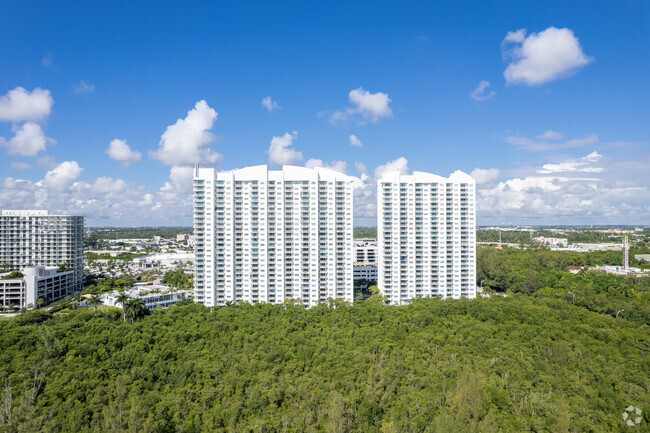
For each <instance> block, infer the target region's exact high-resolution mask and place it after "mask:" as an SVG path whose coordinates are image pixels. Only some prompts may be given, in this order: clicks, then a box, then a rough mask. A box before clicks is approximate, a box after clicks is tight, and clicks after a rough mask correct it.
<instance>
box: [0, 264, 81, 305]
mask: <svg viewBox="0 0 650 433" xmlns="http://www.w3.org/2000/svg"><path fill="white" fill-rule="evenodd" d="M20 272H21V273H22V274H23V275H24V276H23V277H21V278H13V279H8V278H7V277H8V276H10V274H11V273H9V272H7V273H3V274H0V307H1V308H2V309H3V310H5V311H6V310H8V309H10V308H11V307H15V308H22V307H28V306H30V307H31V308H35V307H36V306H37V304H38V300H39V299H41V298H43V299H44V300H45V301H46V302H47V303H49V302H52V301H58V300H60V299H62V298H64V297H66V296H68V295H70V294H71V293H72V292H73V291H74V287H75V275H74V271H66V272H58V270H57V268H46V267H44V266H29V267H26V268H23V269H21V271H20Z"/></svg>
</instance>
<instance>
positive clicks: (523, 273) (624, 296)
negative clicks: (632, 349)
mask: <svg viewBox="0 0 650 433" xmlns="http://www.w3.org/2000/svg"><path fill="white" fill-rule="evenodd" d="M613 253H614V254H615V257H614V255H613ZM616 259H618V260H619V261H620V252H618V251H595V252H592V253H574V252H565V251H550V250H547V249H528V250H519V249H515V248H504V249H502V250H498V249H495V248H490V247H479V248H478V250H477V280H478V282H479V283H481V282H482V283H483V287H484V288H486V289H488V290H494V291H496V292H503V293H523V294H527V295H532V294H534V296H536V297H553V298H562V299H567V300H569V299H570V300H572V301H573V302H575V304H576V305H579V306H581V307H584V308H586V309H588V310H590V311H594V312H598V313H603V314H608V315H611V316H615V315H616V313H617V312H618V311H620V310H625V311H624V312H623V313H621V315H624V317H626V318H627V319H628V320H633V321H635V322H637V323H639V324H646V325H650V302H649V301H650V277H639V278H635V277H627V276H617V275H612V274H605V273H604V272H598V271H584V270H583V271H580V272H579V273H578V274H577V275H574V274H572V273H570V272H567V270H568V269H569V268H570V267H572V266H595V265H597V264H599V265H602V264H610V263H614V264H615V263H616V262H615V260H616ZM571 293H572V295H571Z"/></svg>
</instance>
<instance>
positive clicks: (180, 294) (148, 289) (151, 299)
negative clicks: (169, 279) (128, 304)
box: [101, 284, 190, 309]
mask: <svg viewBox="0 0 650 433" xmlns="http://www.w3.org/2000/svg"><path fill="white" fill-rule="evenodd" d="M120 293H121V292H118V291H115V292H111V293H107V294H103V295H102V296H101V298H102V304H104V305H109V306H111V307H118V308H122V307H123V306H122V304H120V303H119V302H118V301H117V298H118V296H119V295H120ZM123 293H126V295H127V296H128V297H129V298H139V299H142V300H143V301H144V307H145V308H146V309H152V308H156V307H158V306H163V307H168V306H170V305H172V304H175V303H177V302H180V301H187V300H189V299H190V292H189V291H187V290H174V289H172V288H170V287H169V286H163V285H158V284H154V285H149V286H138V287H134V288H132V289H128V290H125V291H124V292H123Z"/></svg>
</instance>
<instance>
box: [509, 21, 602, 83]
mask: <svg viewBox="0 0 650 433" xmlns="http://www.w3.org/2000/svg"><path fill="white" fill-rule="evenodd" d="M502 50H503V51H504V56H505V57H511V58H512V62H511V63H510V64H509V65H508V67H507V68H506V70H505V72H504V73H503V75H504V77H505V79H506V83H507V84H520V83H523V84H527V85H529V86H535V85H539V84H543V83H546V82H549V81H553V80H555V79H558V78H560V77H563V76H566V75H568V74H570V73H572V72H575V71H576V70H578V69H579V68H581V67H583V66H585V65H586V64H588V63H589V62H591V61H592V60H593V59H592V58H590V57H588V56H586V55H585V54H584V52H583V51H582V47H581V46H580V42H578V38H576V37H575V36H574V34H573V32H572V31H571V30H570V29H566V28H563V29H558V28H555V27H549V28H547V29H546V30H544V31H542V32H540V33H531V34H530V35H528V37H526V30H524V29H521V30H517V31H516V32H508V34H507V35H506V37H505V39H504V40H503V43H502Z"/></svg>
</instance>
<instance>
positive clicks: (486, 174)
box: [469, 167, 501, 185]
mask: <svg viewBox="0 0 650 433" xmlns="http://www.w3.org/2000/svg"><path fill="white" fill-rule="evenodd" d="M469 175H470V176H472V177H473V178H474V180H475V181H476V184H477V185H480V184H483V183H488V182H492V181H494V180H497V179H498V178H499V176H500V175H501V173H500V172H499V169H497V168H487V169H484V168H480V167H476V168H475V169H474V170H472V172H471V173H470V174H469Z"/></svg>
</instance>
